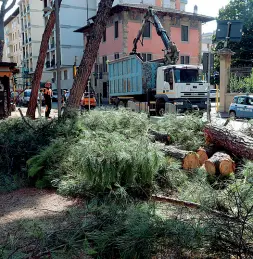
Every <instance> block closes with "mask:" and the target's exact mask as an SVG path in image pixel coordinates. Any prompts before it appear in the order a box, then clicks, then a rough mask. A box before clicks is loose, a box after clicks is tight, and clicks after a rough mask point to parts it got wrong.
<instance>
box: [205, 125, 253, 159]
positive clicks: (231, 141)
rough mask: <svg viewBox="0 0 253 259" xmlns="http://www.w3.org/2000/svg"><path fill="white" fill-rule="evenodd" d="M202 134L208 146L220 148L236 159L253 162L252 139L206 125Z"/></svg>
mask: <svg viewBox="0 0 253 259" xmlns="http://www.w3.org/2000/svg"><path fill="white" fill-rule="evenodd" d="M204 133H205V137H206V142H207V143H208V144H209V143H212V144H214V145H215V146H217V147H221V148H222V149H225V150H227V151H229V153H231V154H233V155H235V156H237V157H240V158H246V159H249V160H253V138H251V137H249V136H246V135H245V134H242V133H240V132H237V131H232V130H229V129H226V128H221V127H218V126H213V125H206V127H205V129H204Z"/></svg>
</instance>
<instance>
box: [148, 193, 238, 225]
mask: <svg viewBox="0 0 253 259" xmlns="http://www.w3.org/2000/svg"><path fill="white" fill-rule="evenodd" d="M151 199H152V200H153V201H159V202H164V203H170V204H173V205H176V206H180V207H186V208H190V209H203V210H207V211H208V212H210V213H212V214H214V215H216V216H219V217H225V218H229V219H230V220H234V221H236V220H237V221H238V219H237V218H235V217H232V216H230V215H228V214H225V213H223V212H221V211H218V210H212V209H208V208H206V207H204V206H202V205H201V204H199V203H195V202H190V201H183V200H178V199H174V198H171V197H165V196H160V195H152V198H151Z"/></svg>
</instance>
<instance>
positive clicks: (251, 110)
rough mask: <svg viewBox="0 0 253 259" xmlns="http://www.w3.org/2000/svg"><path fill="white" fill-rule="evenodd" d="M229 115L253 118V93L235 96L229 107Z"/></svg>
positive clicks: (231, 116)
mask: <svg viewBox="0 0 253 259" xmlns="http://www.w3.org/2000/svg"><path fill="white" fill-rule="evenodd" d="M229 117H230V118H234V119H236V118H247V119H253V95H239V96H235V97H234V99H233V101H232V103H231V104H230V107H229Z"/></svg>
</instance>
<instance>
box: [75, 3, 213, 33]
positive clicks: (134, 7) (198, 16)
mask: <svg viewBox="0 0 253 259" xmlns="http://www.w3.org/2000/svg"><path fill="white" fill-rule="evenodd" d="M149 7H150V5H147V4H119V5H116V6H114V7H112V9H111V14H110V15H111V16H112V15H114V14H115V13H121V12H123V11H132V10H137V11H139V12H145V11H147V10H148V8H149ZM152 7H153V9H154V11H156V13H158V14H168V15H171V16H178V17H191V18H195V19H198V20H199V21H201V22H202V23H206V22H210V21H213V20H215V18H214V17H211V16H206V15H201V14H195V13H190V12H185V11H180V10H177V9H172V8H164V7H158V6H152ZM95 18H96V16H93V17H91V18H90V20H93V21H94V20H95ZM90 27H91V25H86V26H84V27H82V28H79V29H78V30H76V31H75V32H82V33H83V32H85V30H86V29H88V28H90Z"/></svg>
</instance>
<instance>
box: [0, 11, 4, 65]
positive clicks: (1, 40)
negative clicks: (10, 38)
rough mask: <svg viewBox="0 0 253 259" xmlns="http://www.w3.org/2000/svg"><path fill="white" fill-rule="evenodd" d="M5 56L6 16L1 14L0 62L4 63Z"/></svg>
mask: <svg viewBox="0 0 253 259" xmlns="http://www.w3.org/2000/svg"><path fill="white" fill-rule="evenodd" d="M3 54H4V16H3V14H2V12H1V13H0V62H2V61H3Z"/></svg>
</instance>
